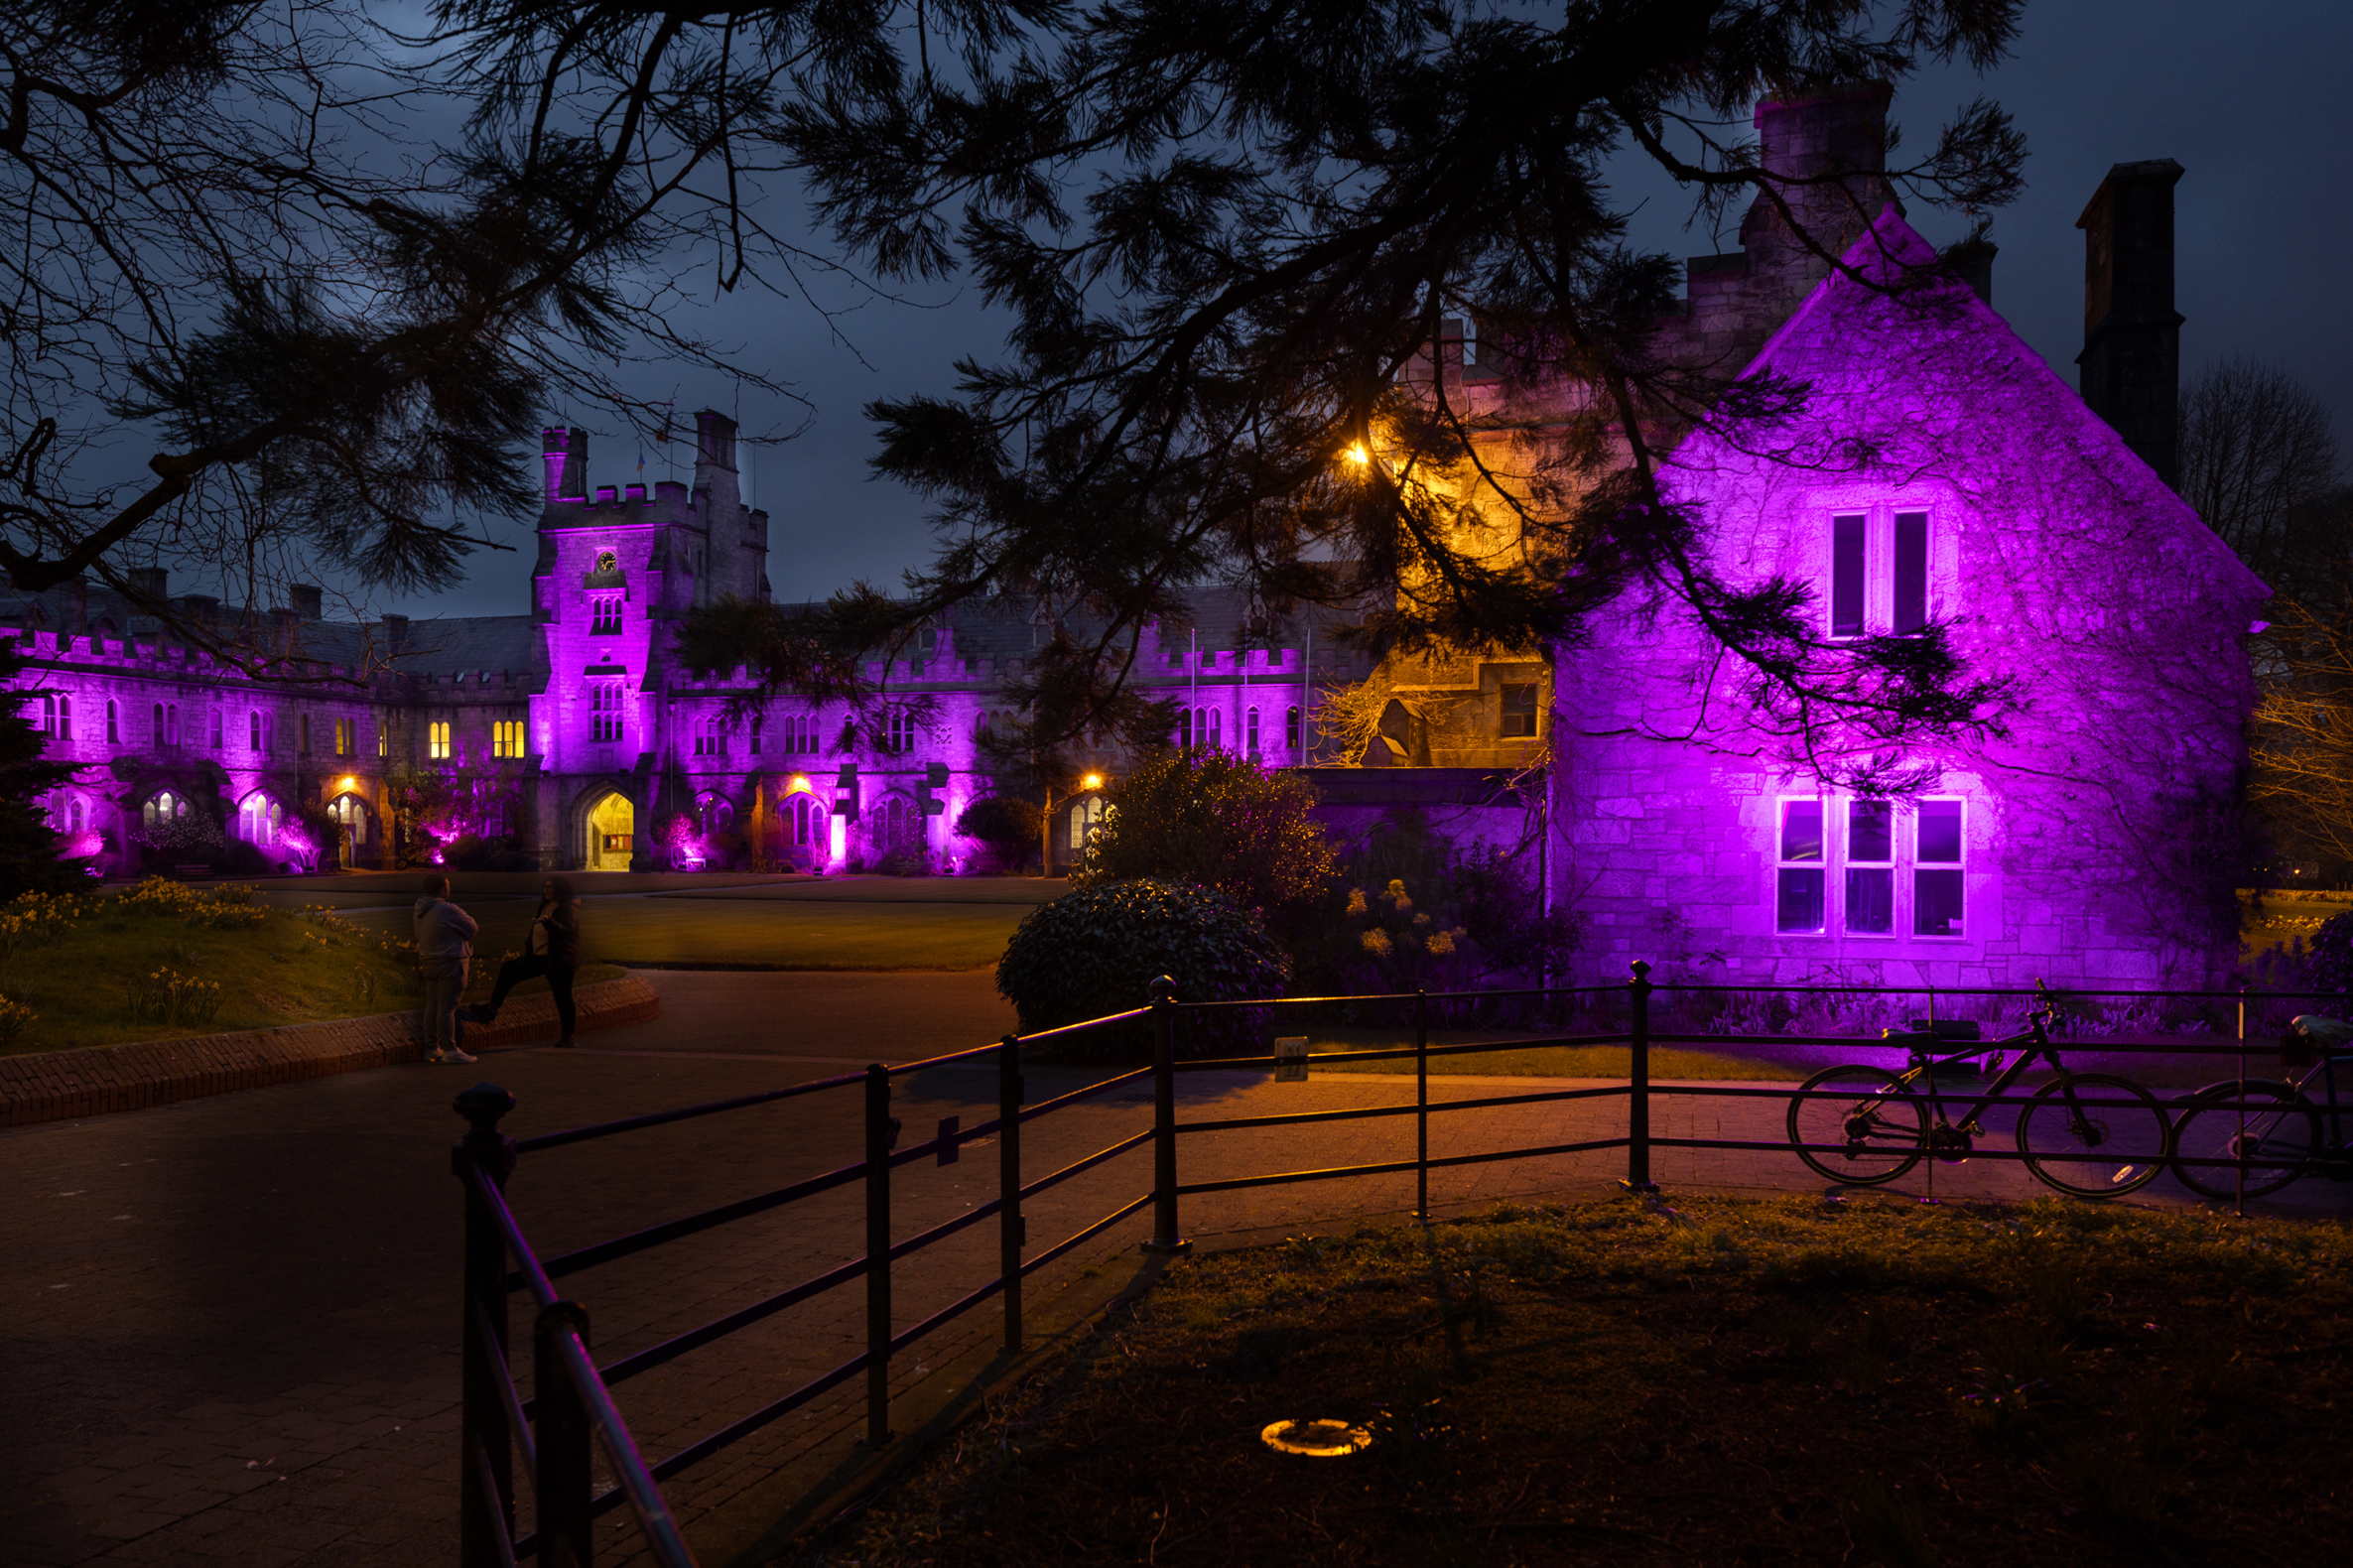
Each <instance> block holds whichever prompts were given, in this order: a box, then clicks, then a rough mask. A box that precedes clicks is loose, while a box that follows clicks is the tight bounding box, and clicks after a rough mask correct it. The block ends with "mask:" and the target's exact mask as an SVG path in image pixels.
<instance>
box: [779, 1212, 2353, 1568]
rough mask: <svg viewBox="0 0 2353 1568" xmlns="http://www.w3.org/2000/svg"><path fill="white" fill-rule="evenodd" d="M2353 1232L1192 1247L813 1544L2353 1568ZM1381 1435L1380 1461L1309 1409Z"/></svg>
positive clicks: (1944, 1230)
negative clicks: (1317, 1428) (1281, 1434)
mask: <svg viewBox="0 0 2353 1568" xmlns="http://www.w3.org/2000/svg"><path fill="white" fill-rule="evenodd" d="M2348 1263H2353V1236H2349V1234H2348V1232H2347V1230H2346V1228H2345V1227H2343V1226H2341V1225H2335V1224H2320V1225H2314V1224H2298V1223H2290V1222H2286V1221H2265V1220H2233V1219H2230V1218H2227V1217H2225V1216H2222V1215H2219V1214H2212V1213H2207V1212H2205V1211H2199V1210H2186V1211H2185V1210H2157V1209H2136V1208H2131V1207H2126V1206H2123V1205H2090V1204H2067V1203H2063V1202H2059V1201H2043V1202H2037V1203H2031V1204H2026V1205H2021V1206H1994V1205H1971V1206H1961V1205H1955V1206H1951V1207H1948V1208H1937V1209H1932V1208H1926V1207H1923V1206H1920V1205H1917V1204H1903V1203H1894V1202H1870V1201H1856V1202H1853V1203H1849V1204H1843V1205H1836V1206H1833V1205H1827V1204H1825V1203H1824V1202H1822V1201H1821V1200H1819V1199H1802V1200H1801V1199H1783V1200H1772V1201H1732V1200H1709V1199H1698V1198H1692V1199H1685V1198H1676V1199H1674V1200H1672V1203H1671V1205H1670V1204H1666V1203H1661V1202H1659V1201H1658V1200H1655V1199H1652V1200H1635V1199H1621V1200H1617V1201H1615V1202H1609V1203H1597V1204H1588V1205H1580V1206H1573V1207H1562V1208H1547V1209H1542V1210H1524V1209H1512V1208H1508V1207H1506V1208H1500V1209H1498V1210H1497V1211H1496V1212H1495V1214H1493V1215H1492V1216H1489V1217H1486V1218H1483V1219H1478V1220H1472V1221H1465V1222H1460V1223H1453V1224H1442V1225H1439V1226H1436V1227H1434V1228H1430V1229H1426V1230H1425V1229H1421V1228H1416V1227H1406V1226H1399V1227H1384V1228H1365V1229H1360V1230H1357V1231H1355V1232H1353V1233H1352V1234H1350V1235H1348V1236H1345V1237H1337V1238H1315V1237H1301V1238H1295V1239H1293V1240H1290V1241H1284V1242H1282V1243H1280V1244H1277V1245H1271V1246H1261V1247H1256V1248H1251V1249H1247V1250H1242V1251H1233V1252H1226V1253H1220V1254H1215V1255H1210V1256H1202V1257H1194V1258H1186V1259H1180V1260H1178V1261H1176V1262H1175V1263H1173V1264H1172V1265H1171V1266H1170V1267H1169V1269H1168V1271H1167V1273H1166V1274H1165V1275H1164V1276H1163V1277H1162V1278H1161V1279H1160V1281H1159V1283H1158V1284H1157V1285H1156V1286H1155V1287H1154V1288H1153V1289H1151V1290H1150V1291H1149V1292H1148V1293H1146V1294H1144V1295H1143V1296H1142V1297H1140V1298H1139V1299H1138V1300H1136V1301H1135V1302H1134V1303H1133V1304H1132V1305H1130V1306H1129V1307H1126V1308H1122V1309H1118V1310H1115V1311H1114V1312H1113V1313H1112V1314H1111V1316H1110V1317H1109V1318H1107V1319H1106V1320H1105V1321H1104V1322H1103V1323H1102V1325H1101V1326H1100V1328H1099V1329H1098V1330H1097V1331H1096V1332H1095V1333H1094V1334H1093V1335H1092V1336H1091V1337H1089V1338H1088V1339H1087V1340H1085V1341H1083V1342H1082V1343H1081V1344H1080V1345H1079V1346H1078V1347H1077V1348H1076V1349H1075V1350H1074V1351H1072V1352H1071V1353H1068V1354H1066V1355H1065V1356H1063V1357H1061V1358H1060V1359H1058V1360H1056V1361H1052V1362H1049V1363H1047V1364H1045V1365H1044V1366H1042V1367H1041V1368H1040V1369H1039V1370H1038V1371H1036V1372H1033V1373H1032V1374H1030V1375H1029V1376H1027V1377H1026V1378H1025V1379H1023V1380H1022V1381H1021V1382H1020V1383H1019V1384H1018V1385H1015V1386H1012V1387H1010V1388H1008V1389H1007V1390H1006V1391H1005V1392H1004V1393H1002V1394H1000V1395H998V1396H996V1397H995V1398H993V1399H992V1400H990V1401H989V1402H988V1403H987V1404H986V1405H985V1407H984V1408H983V1409H982V1410H980V1412H978V1413H977V1414H976V1416H975V1417H974V1418H973V1419H972V1420H971V1421H969V1422H968V1423H967V1424H966V1425H965V1426H964V1427H963V1428H962V1429H961V1430H959V1431H958V1432H957V1433H955V1434H954V1435H953V1436H951V1437H950V1438H949V1439H948V1441H947V1442H946V1443H944V1444H943V1445H942V1446H941V1448H940V1449H938V1450H937V1451H935V1452H934V1453H933V1454H932V1455H930V1456H929V1457H928V1458H927V1459H926V1460H925V1461H924V1462H922V1463H921V1464H920V1465H919V1466H918V1467H917V1468H916V1469H915V1470H914V1471H912V1472H911V1474H910V1475H909V1476H908V1478H907V1479H906V1480H905V1481H904V1482H902V1483H901V1484H899V1485H898V1486H896V1487H895V1488H894V1489H893V1490H891V1491H889V1492H888V1493H886V1494H885V1495H883V1496H882V1497H881V1498H879V1499H877V1500H864V1501H867V1502H870V1503H871V1505H869V1506H863V1507H861V1508H857V1509H853V1510H851V1511H850V1513H849V1514H848V1515H847V1516H846V1517H845V1518H844V1519H843V1520H842V1521H841V1522H839V1523H837V1524H836V1525H835V1526H833V1528H832V1530H831V1531H830V1533H827V1534H825V1535H821V1536H819V1537H818V1538H816V1539H815V1540H813V1541H812V1542H810V1543H809V1544H808V1545H807V1546H806V1547H805V1548H804V1549H803V1550H802V1551H801V1552H800V1553H799V1554H798V1555H797V1556H795V1557H792V1558H788V1559H785V1561H787V1562H791V1563H794V1564H799V1565H805V1568H818V1565H820V1564H824V1565H848V1564H852V1563H854V1564H858V1565H861V1568H914V1565H932V1564H938V1565H974V1568H980V1565H992V1568H993V1565H1005V1568H1014V1565H1018V1568H1046V1565H1059V1564H1070V1565H1074V1568H1075V1565H1080V1564H1085V1565H1090V1568H1092V1565H1094V1564H1098V1563H1106V1562H1136V1563H1142V1562H1149V1563H1152V1564H1155V1565H1160V1564H1166V1565H1171V1568H1183V1565H1186V1564H1196V1563H1200V1564H1210V1563H1215V1564H1238V1565H1239V1564H1265V1563H1286V1564H1303V1565H1304V1564H1317V1565H1321V1564H1332V1565H1340V1564H1347V1565H1350V1568H1359V1565H1373V1568H1379V1565H1389V1564H1396V1565H1416V1568H1420V1565H1454V1564H1461V1565H1466V1568H1467V1565H1471V1564H1479V1565H1489V1564H1494V1565H1505V1564H1523V1563H1524V1564H1539V1563H1541V1564H1552V1563H1579V1564H1583V1563H1611V1564H1619V1563H1637V1564H1660V1565H1668V1564H1672V1565H1677V1568H1681V1565H1686V1564H1692V1563H1704V1564H1803V1565H1818V1564H1835V1563H1846V1564H1852V1565H1854V1568H1867V1565H1870V1564H1875V1563H1876V1564H1880V1565H1882V1568H1926V1565H1929V1564H1937V1563H1942V1564H1947V1565H1958V1564H1965V1563H1996V1562H1999V1563H2004V1564H2023V1565H2050V1568H2060V1565H2065V1568H2078V1565H2083V1564H2147V1563H2183V1564H2189V1563H2196V1564H2213V1565H2226V1568H2227V1565H2237V1564H2248V1565H2257V1564H2262V1565H2273V1564H2282V1563H2297V1564H2301V1563H2321V1562H2333V1561H2335V1560H2337V1558H2338V1556H2339V1555H2340V1554H2341V1552H2342V1548H2343V1543H2344V1541H2345V1540H2346V1539H2347V1538H2348V1537H2349V1536H2353V1491H2349V1489H2348V1487H2347V1485H2346V1483H2345V1481H2344V1480H2343V1477H2342V1467H2341V1466H2340V1465H2339V1463H2338V1453H2339V1450H2340V1449H2341V1447H2342V1430H2343V1414H2342V1410H2341V1408H2340V1406H2341V1403H2342V1401H2343V1400H2344V1398H2345V1396H2346V1393H2347V1391H2348V1389H2347V1370H2348V1358H2349V1357H2353V1284H2349V1283H2348V1276H2347V1273H2346V1266H2347V1264H2348ZM1312 1419H1334V1420H1338V1421H1341V1422H1345V1423H1349V1424H1353V1425H1358V1426H1362V1427H1363V1428H1365V1429H1366V1430H1367V1431H1368V1432H1369V1433H1370V1435H1371V1439H1372V1441H1371V1445H1370V1447H1369V1448H1367V1449H1366V1450H1364V1451H1363V1452H1361V1453H1358V1454H1355V1455H1353V1456H1350V1457H1344V1458H1331V1459H1304V1458H1293V1457H1288V1456H1283V1455H1278V1454H1276V1453H1273V1452H1270V1451H1269V1450H1268V1449H1267V1448H1266V1447H1265V1446H1264V1444H1263V1443H1262V1442H1261V1441H1260V1432H1261V1429H1262V1428H1264V1427H1265V1426H1267V1425H1268V1424H1270V1423H1273V1422H1276V1421H1278V1420H1303V1421H1304V1420H1312Z"/></svg>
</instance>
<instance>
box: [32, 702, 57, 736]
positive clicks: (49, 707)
mask: <svg viewBox="0 0 2353 1568" xmlns="http://www.w3.org/2000/svg"><path fill="white" fill-rule="evenodd" d="M34 722H36V723H38V724H39V725H40V726H41V732H42V733H43V734H45V735H54V734H56V733H57V732H58V700H57V699H56V698H55V697H44V698H43V699H42V700H41V717H40V718H39V719H35V720H34Z"/></svg>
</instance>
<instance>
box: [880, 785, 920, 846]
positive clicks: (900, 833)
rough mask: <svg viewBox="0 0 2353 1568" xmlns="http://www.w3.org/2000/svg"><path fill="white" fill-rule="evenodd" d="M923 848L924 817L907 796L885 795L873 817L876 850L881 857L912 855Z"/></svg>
mask: <svg viewBox="0 0 2353 1568" xmlns="http://www.w3.org/2000/svg"><path fill="white" fill-rule="evenodd" d="M922 848H923V818H922V816H921V815H920V814H919V813H918V812H917V811H916V810H915V803H914V802H913V801H911V800H909V799H908V798H907V797H906V796H904V795H896V794H893V795H885V796H883V797H882V800H881V804H880V809H879V810H878V811H877V812H876V813H875V814H874V849H875V852H877V853H879V854H912V853H914V852H915V851H917V850H918V849H922Z"/></svg>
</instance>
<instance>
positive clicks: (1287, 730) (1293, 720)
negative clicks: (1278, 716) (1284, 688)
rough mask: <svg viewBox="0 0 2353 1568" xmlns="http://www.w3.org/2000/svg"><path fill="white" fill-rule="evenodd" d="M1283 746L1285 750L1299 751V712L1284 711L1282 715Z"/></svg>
mask: <svg viewBox="0 0 2353 1568" xmlns="http://www.w3.org/2000/svg"><path fill="white" fill-rule="evenodd" d="M1283 745H1284V747H1285V748H1286V749H1287V750H1291V751H1296V750H1298V749H1299V710H1298V709H1296V708H1292V709H1286V710H1285V711H1284V713H1283Z"/></svg>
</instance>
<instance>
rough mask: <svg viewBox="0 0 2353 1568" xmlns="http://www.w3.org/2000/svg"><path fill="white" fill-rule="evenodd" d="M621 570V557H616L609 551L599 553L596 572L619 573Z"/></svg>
mask: <svg viewBox="0 0 2353 1568" xmlns="http://www.w3.org/2000/svg"><path fill="white" fill-rule="evenodd" d="M620 569H621V558H620V557H619V556H616V555H614V554H613V553H612V552H611V551H609V550H605V551H600V552H598V554H597V556H596V570H597V571H599V572H618V571H619V570H620Z"/></svg>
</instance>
